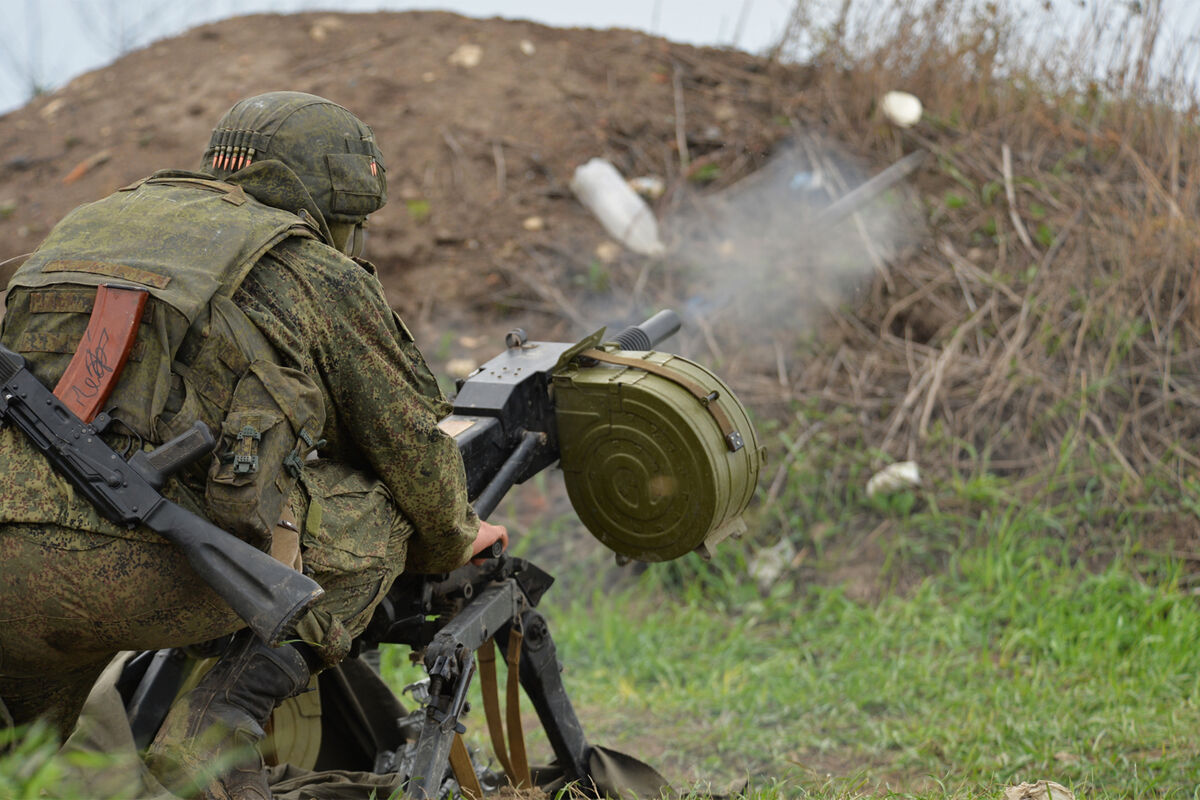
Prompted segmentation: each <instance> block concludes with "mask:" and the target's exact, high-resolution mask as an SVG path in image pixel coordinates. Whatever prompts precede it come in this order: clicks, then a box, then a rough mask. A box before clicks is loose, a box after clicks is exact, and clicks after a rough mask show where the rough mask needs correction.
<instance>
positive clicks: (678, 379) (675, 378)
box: [579, 349, 742, 451]
mask: <svg viewBox="0 0 1200 800" xmlns="http://www.w3.org/2000/svg"><path fill="white" fill-rule="evenodd" d="M579 355H580V356H582V357H583V358H590V359H592V360H594V361H599V362H601V363H604V364H616V365H618V366H622V367H632V368H633V369H640V370H642V371H643V372H649V373H650V374H651V375H657V376H658V377H660V378H663V379H664V380H668V381H670V382H671V383H674V384H676V385H677V386H682V387H683V388H684V389H686V390H687V391H688V393H689V394H691V395H692V396H693V397H695V398H696V399H697V400H699V401H700V405H702V406H704V408H705V409H707V410H708V414H709V416H711V417H712V418H713V422H715V423H717V427H718V428H719V429H720V431H721V437H722V438H723V439H724V440H725V444H726V446H727V447H728V448H729V449H730V450H731V451H737V450H740V449H741V447H742V437H741V435H740V434H739V433H738V432H737V431H736V430H734V427H733V423H732V422H730V421H729V415H728V414H726V413H725V409H723V408H721V406H719V405H718V404H717V399H718V394H717V391H716V390H715V389H705V388H704V387H703V386H701V385H700V384H698V383H696V382H695V381H693V380H691V379H689V378H685V377H684V376H683V375H680V374H679V372H678V371H676V370H673V369H668V368H667V366H666V365H665V364H655V363H654V362H653V361H647V360H646V359H644V358H629V357H627V356H618V355H614V354H613V353H609V352H606V351H604V350H595V349H592V350H584V351H583V352H582V353H580V354H579Z"/></svg>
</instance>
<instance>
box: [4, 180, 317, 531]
mask: <svg viewBox="0 0 1200 800" xmlns="http://www.w3.org/2000/svg"><path fill="white" fill-rule="evenodd" d="M314 235H315V234H314V228H313V227H312V225H311V223H310V222H308V221H306V219H305V218H302V217H301V216H297V215H295V214H292V213H290V212H288V211H285V210H282V209H277V208H272V207H270V206H267V205H264V204H262V203H260V202H258V201H257V200H255V199H254V198H253V197H250V196H249V195H247V194H246V193H245V192H244V191H243V190H242V188H241V187H239V186H234V185H231V184H227V183H222V182H219V181H214V180H211V179H209V178H207V177H206V176H203V175H198V174H194V173H186V172H159V173H155V175H153V176H151V177H150V178H146V179H143V180H141V181H138V182H137V183H134V184H132V185H130V186H127V187H125V188H124V189H121V190H119V191H117V192H116V193H114V194H112V195H110V196H109V197H106V198H104V199H103V200H99V201H97V202H94V203H90V204H87V205H84V206H81V207H80V208H77V209H76V210H74V211H72V212H71V213H70V214H69V215H67V216H66V217H65V218H64V219H63V220H62V221H61V222H60V223H59V224H58V225H57V226H55V228H54V229H53V230H52V231H51V232H50V235H49V236H48V237H47V238H46V240H45V241H44V242H43V243H42V245H41V247H39V248H38V250H37V252H35V253H34V254H33V255H32V256H31V257H30V258H29V259H28V260H27V261H26V262H25V263H24V264H23V265H22V267H21V268H20V269H19V270H18V271H17V273H16V274H15V275H14V276H13V278H12V280H11V281H10V283H9V294H8V297H7V299H6V303H7V312H6V315H5V319H4V327H3V338H4V341H5V342H6V343H7V344H8V346H9V347H11V348H13V349H15V350H16V351H18V352H20V353H22V354H24V355H25V356H26V358H27V359H28V360H29V362H30V367H31V369H32V371H33V372H34V374H36V375H37V376H38V378H40V379H41V380H42V381H43V382H44V383H45V384H46V385H47V386H50V387H53V386H54V385H55V384H56V383H57V381H58V379H59V377H60V376H61V375H62V373H63V371H64V370H65V369H66V366H67V364H68V362H69V361H70V359H71V356H72V354H73V353H74V352H75V349H76V347H77V346H78V344H79V340H80V339H81V337H82V336H83V332H84V329H85V328H86V327H87V324H88V320H89V317H90V314H91V311H92V306H93V304H94V300H95V293H96V287H97V286H99V285H101V284H117V285H124V286H133V287H138V288H142V289H145V290H146V291H147V292H149V295H150V298H149V300H148V302H147V304H146V311H145V313H144V314H143V317H142V322H141V326H140V327H139V329H138V334H137V338H136V339H135V342H134V348H133V351H132V353H131V355H130V358H129V362H128V363H127V364H126V366H125V369H124V372H123V373H122V375H121V377H120V380H119V382H118V383H117V385H116V388H115V389H114V391H113V394H112V396H111V397H110V400H109V407H108V409H106V410H107V411H108V412H109V414H110V415H111V416H112V417H113V418H114V419H115V420H116V421H117V422H116V423H115V424H114V426H113V427H112V428H110V431H112V432H113V433H114V434H118V435H119V434H124V435H126V436H128V437H129V440H130V442H132V443H133V446H138V445H142V446H151V445H155V444H159V443H161V442H163V441H166V440H167V439H169V438H171V437H173V436H175V435H177V434H179V433H182V432H183V431H185V430H187V429H188V428H189V427H190V426H191V425H192V424H193V423H194V421H195V420H197V419H200V420H203V421H204V422H205V423H207V424H208V425H209V427H210V428H211V429H213V430H214V432H219V434H220V435H219V443H218V446H217V448H216V450H215V451H214V456H213V460H212V463H211V464H210V465H208V469H207V473H205V472H204V471H203V470H201V469H200V468H193V471H192V472H191V473H186V474H185V476H183V480H184V483H185V484H186V485H187V486H188V487H189V488H191V489H192V490H193V491H195V492H200V493H202V495H201V496H203V497H204V498H205V506H206V508H207V511H208V514H209V517H210V518H211V519H213V521H214V522H216V523H217V524H219V525H222V526H224V527H226V528H227V529H229V530H231V531H232V532H235V533H238V534H239V535H242V536H244V537H246V538H248V539H251V540H260V539H261V537H265V536H266V535H268V532H269V531H270V530H271V528H273V527H274V525H275V523H276V522H277V521H278V519H279V511H280V507H281V506H282V503H283V499H284V498H285V497H286V495H287V493H288V491H289V490H290V488H291V485H292V484H293V483H294V481H295V478H296V476H298V474H299V469H300V465H301V463H302V459H303V457H304V455H306V453H307V452H308V451H310V450H312V449H313V447H314V446H315V443H316V439H317V438H318V437H319V436H320V433H321V429H322V428H323V427H324V420H325V411H324V406H323V403H322V400H321V394H320V391H319V389H318V388H317V386H316V385H315V384H314V383H313V381H312V380H311V379H310V378H309V377H308V376H306V375H304V374H303V373H301V372H298V371H296V370H293V369H289V368H286V367H283V366H281V365H280V364H279V363H278V357H277V355H276V353H275V351H274V349H273V348H272V347H271V345H270V344H269V343H268V342H267V340H266V339H265V338H264V337H263V335H262V334H261V333H260V332H259V331H258V329H257V328H256V327H255V326H254V325H253V323H251V322H250V320H249V319H248V318H247V317H246V316H245V314H244V313H242V311H241V310H240V309H239V308H238V307H237V306H236V304H234V302H233V301H232V299H231V298H232V295H233V293H234V292H235V290H236V289H237V288H238V286H239V285H240V284H241V282H242V280H243V279H244V278H245V276H246V274H247V273H248V272H249V271H250V269H251V267H253V266H254V264H255V263H256V262H257V261H258V260H259V259H260V258H261V257H262V256H263V254H264V253H266V252H267V251H268V250H269V249H271V248H272V247H274V246H275V245H277V244H279V243H280V242H282V241H283V240H285V239H287V238H289V237H293V236H305V237H312V236H314Z"/></svg>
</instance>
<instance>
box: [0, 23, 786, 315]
mask: <svg viewBox="0 0 1200 800" xmlns="http://www.w3.org/2000/svg"><path fill="white" fill-rule="evenodd" d="M768 72H769V73H770V74H768ZM799 79H800V73H798V72H797V71H795V70H785V69H782V68H778V67H771V66H770V65H768V64H765V63H763V62H761V61H759V60H757V59H754V58H752V57H750V56H748V55H746V54H743V53H739V52H734V51H722V50H698V49H695V48H691V47H687V46H682V45H676V44H672V43H670V42H667V41H665V40H662V39H657V38H653V37H650V36H647V35H645V34H641V33H636V32H632V31H624V30H610V31H594V30H561V29H554V28H549V27H545V26H542V25H537V24H533V23H529V22H511V21H504V20H475V19H468V18H465V17H460V16H456V15H453V14H448V13H439V12H412V13H378V14H332V15H331V14H299V15H293V16H276V15H258V16H248V17H242V18H237V19H230V20H225V21H222V22H219V23H216V24H212V25H207V26H203V27H199V28H196V29H193V30H191V31H189V32H187V33H185V34H183V35H182V36H179V37H177V38H173V39H169V40H165V41H160V42H157V43H155V44H153V45H150V46H149V47H147V48H145V49H143V50H140V51H137V52H134V53H131V54H129V55H128V56H126V57H124V58H122V59H121V60H119V61H117V62H116V63H114V64H112V65H111V66H108V67H106V68H104V69H100V70H97V71H95V72H91V73H88V74H86V75H84V76H82V77H80V78H78V79H76V80H74V81H72V82H71V83H70V84H69V85H67V86H66V87H64V88H63V89H61V90H59V91H57V92H55V93H54V94H52V95H48V96H45V97H41V98H38V99H36V100H34V101H33V102H31V103H30V104H29V105H28V106H26V107H24V108H22V109H20V110H18V111H15V112H13V113H11V114H8V115H7V116H5V117H3V118H0V143H2V144H0V147H2V148H3V152H4V154H5V155H4V160H3V163H2V164H0V208H2V209H3V215H4V218H3V221H2V222H0V228H2V229H3V231H4V234H5V236H4V242H5V253H4V255H5V257H9V256H14V255H17V254H19V253H24V252H28V251H30V250H32V249H33V248H34V247H36V245H37V244H38V242H39V241H40V240H41V238H42V237H43V236H44V235H45V233H46V232H47V231H48V230H49V228H50V227H51V226H52V225H53V224H54V222H55V221H56V220H57V219H59V218H60V217H61V216H62V215H63V214H64V213H66V212H67V211H68V210H70V209H71V208H73V207H74V206H76V205H78V204H79V203H82V202H86V201H88V200H92V199H96V198H98V197H101V196H103V195H105V194H106V193H108V192H110V191H112V190H114V189H116V188H118V187H120V186H123V185H125V184H127V183H129V182H131V181H133V180H135V179H137V178H138V177H140V176H142V175H145V174H147V173H149V172H150V171H153V170H155V169H159V168H163V167H187V168H192V167H194V166H195V165H196V164H197V162H198V158H199V153H200V152H201V150H202V149H203V147H204V145H205V144H206V143H207V137H208V133H209V131H210V130H211V127H212V125H213V123H214V122H215V120H216V119H217V118H218V117H219V115H220V114H221V113H222V112H223V111H224V110H225V109H226V108H228V107H229V106H230V105H231V104H232V103H233V102H235V101H236V100H238V99H239V98H241V97H244V96H248V95H251V94H254V93H257V92H261V91H270V90H275V89H284V88H286V89H294V90H300V91H306V92H312V93H315V94H319V95H322V96H325V97H328V98H330V99H333V100H335V101H336V102H339V103H341V104H343V105H345V106H346V107H348V108H350V109H351V110H353V111H355V112H356V113H357V114H359V115H360V116H361V117H362V118H363V119H364V120H366V121H368V123H369V124H370V125H371V126H372V127H373V128H374V130H375V132H376V135H377V137H378V139H379V141H380V144H381V147H382V149H383V151H384V154H385V157H386V159H387V165H388V181H389V192H390V196H391V202H390V203H389V205H388V206H387V207H386V208H384V209H383V210H382V211H381V212H380V213H378V214H377V215H375V216H373V217H372V218H371V227H370V230H369V244H368V254H369V256H370V257H371V258H372V260H373V261H375V262H376V263H377V264H378V265H379V267H380V271H381V274H382V276H383V279H384V283H385V286H386V287H387V289H388V292H389V296H390V298H391V300H392V302H393V304H394V305H395V306H397V307H398V308H399V309H400V310H401V312H402V313H403V314H405V315H406V316H407V317H409V318H411V319H412V320H413V322H414V323H416V324H417V325H418V326H419V327H426V326H428V325H429V324H430V323H432V322H435V321H436V322H438V323H439V324H437V325H435V326H433V327H435V328H441V329H444V328H445V327H446V324H445V319H446V317H447V316H449V317H451V318H452V319H454V320H455V321H457V319H458V317H459V316H460V314H461V312H462V310H464V309H470V310H472V311H479V310H483V311H485V312H489V313H488V316H489V317H490V316H494V315H495V312H497V311H503V310H505V309H507V308H511V307H513V305H514V304H516V305H522V304H526V305H527V304H529V303H530V302H531V301H532V302H534V303H535V304H537V303H542V304H549V305H550V306H555V305H556V301H555V297H556V296H557V291H558V290H557V289H556V288H555V287H554V286H552V285H548V284H546V283H544V282H543V281H542V280H541V278H540V277H539V275H538V269H537V263H536V259H537V258H540V257H542V256H544V255H546V254H549V257H551V258H553V260H554V261H555V262H556V264H562V263H573V264H575V265H576V266H578V265H580V264H582V265H584V266H585V267H586V265H587V264H588V263H589V262H590V261H592V260H593V255H592V253H593V250H594V249H595V247H596V246H597V244H599V243H600V242H601V241H603V239H604V235H603V232H602V231H601V230H600V228H599V227H598V226H597V224H596V223H595V221H594V220H592V219H591V218H590V216H589V215H588V213H587V212H586V211H585V210H584V209H582V208H581V207H580V206H579V205H578V204H577V203H576V202H575V201H574V199H573V198H572V197H571V195H570V192H569V189H568V188H567V183H568V182H569V180H570V177H571V175H572V172H573V170H574V168H575V167H576V166H577V165H578V164H580V163H582V162H584V161H586V160H587V159H589V158H591V157H593V156H605V157H608V158H609V159H611V160H612V161H614V163H616V165H617V166H618V168H620V169H621V170H623V171H624V172H625V173H626V174H629V175H635V174H653V175H658V176H662V177H663V178H665V179H666V180H667V181H668V182H672V181H678V180H679V178H680V163H681V161H680V157H679V153H678V142H679V135H678V134H679V131H677V128H676V121H675V117H676V114H677V112H678V113H680V114H681V115H682V114H686V141H687V143H686V145H685V147H686V148H687V149H688V154H689V156H690V162H689V164H690V167H691V169H692V170H698V169H699V170H703V169H705V168H706V167H707V169H708V172H707V173H705V176H702V177H709V178H711V177H714V176H716V175H717V174H718V171H720V177H721V179H722V180H725V181H730V180H733V179H735V178H736V177H738V176H739V175H742V174H746V173H747V172H749V171H750V170H752V169H753V167H754V166H755V163H756V162H757V161H759V160H761V158H762V157H764V156H765V155H766V154H767V153H768V152H769V151H770V149H771V147H772V145H773V144H774V142H775V141H776V140H777V139H778V138H779V136H780V135H781V134H782V133H784V132H785V131H786V129H783V128H780V127H779V126H778V125H774V126H773V125H772V124H771V121H770V120H771V113H772V110H773V109H775V108H776V107H777V104H778V99H779V97H781V96H783V95H788V96H790V95H791V94H793V91H792V88H791V86H790V84H793V83H795V82H796V81H798V80H799ZM681 124H682V121H681ZM735 162H736V163H735ZM721 167H729V168H728V169H724V170H720V168H721ZM531 253H533V254H534V255H531ZM536 254H542V255H541V256H539V255H536ZM8 269H9V270H10V271H11V269H12V267H11V266H10V267H9V268H8ZM556 275H557V273H556ZM3 277H5V278H7V273H5V274H4V276H3ZM531 284H536V285H537V287H536V290H531V288H530V285H531ZM551 310H553V311H555V312H558V311H560V310H561V309H558V308H552V309H551ZM473 327H474V326H473ZM542 338H545V337H544V336H543V337H542Z"/></svg>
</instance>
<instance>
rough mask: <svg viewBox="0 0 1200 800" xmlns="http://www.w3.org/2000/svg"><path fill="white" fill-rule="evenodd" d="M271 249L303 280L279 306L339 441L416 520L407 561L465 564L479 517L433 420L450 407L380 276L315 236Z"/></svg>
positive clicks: (415, 565)
mask: <svg viewBox="0 0 1200 800" xmlns="http://www.w3.org/2000/svg"><path fill="white" fill-rule="evenodd" d="M273 255H274V257H275V259H276V260H277V261H278V262H279V265H278V266H280V267H282V268H284V269H285V270H287V271H290V272H292V273H294V275H295V276H296V278H297V279H296V280H294V281H291V282H290V283H289V289H288V291H290V292H292V293H293V296H291V297H287V298H277V299H276V302H277V303H278V305H279V307H280V308H279V309H278V311H279V313H280V314H283V315H291V316H292V317H293V319H292V320H291V323H292V324H294V325H296V326H298V327H299V328H300V329H301V330H304V331H305V333H306V335H305V336H304V337H303V338H304V339H307V340H308V341H307V342H306V344H307V349H308V351H309V352H308V354H309V356H310V357H311V360H312V364H313V368H315V370H316V371H317V373H318V375H317V376H315V377H317V378H318V380H319V381H320V382H321V383H323V384H324V386H325V387H326V388H327V391H328V392H329V396H330V399H331V401H332V404H333V406H334V409H333V410H332V411H333V413H331V414H330V418H331V419H336V421H337V422H336V425H337V428H338V430H337V431H336V436H341V435H343V433H344V435H345V436H346V437H348V438H349V439H350V441H349V442H337V441H334V442H333V444H334V445H337V446H339V448H340V449H341V450H343V451H347V453H346V454H347V455H348V456H350V455H354V454H357V455H358V456H359V457H363V458H365V459H366V460H367V462H368V465H369V467H370V468H371V469H372V470H373V471H374V472H375V473H376V474H378V475H379V477H380V478H381V479H382V480H383V482H384V483H385V484H386V485H387V487H388V488H389V489H390V490H391V492H392V495H393V497H394V498H395V501H396V504H397V505H398V506H399V507H400V509H401V510H402V511H403V512H404V514H405V516H406V517H407V518H408V519H409V520H410V521H411V522H412V523H413V526H414V528H415V533H414V535H413V538H412V539H411V540H410V541H409V544H408V560H407V565H406V568H407V569H409V570H412V571H417V572H441V571H445V570H449V569H453V568H456V567H458V566H461V565H462V564H463V563H464V562H465V561H466V560H467V558H468V557H469V555H470V554H471V552H472V545H473V543H474V541H475V539H476V536H477V534H478V530H479V519H478V517H477V516H476V515H475V512H474V511H473V510H472V509H471V507H470V504H469V503H468V500H467V491H466V475H465V471H464V469H463V464H462V457H461V456H460V455H459V452H458V447H457V445H456V444H455V442H454V439H453V438H451V437H449V436H447V435H446V434H445V433H444V432H443V431H442V430H441V429H440V428H438V426H437V423H438V420H440V419H441V418H442V417H443V416H445V415H446V413H448V411H449V409H450V406H449V404H448V403H447V402H446V400H445V398H444V397H443V396H442V394H441V392H440V391H439V390H438V388H437V384H436V381H435V380H434V379H433V375H432V374H431V373H430V371H429V369H428V367H427V366H426V364H425V360H424V358H423V357H422V356H421V354H420V351H419V350H418V349H417V347H416V344H415V343H414V342H413V341H412V337H411V336H410V335H409V334H408V331H407V329H405V328H404V326H403V324H402V323H398V320H397V319H396V318H395V317H394V315H393V313H392V311H391V309H390V308H389V307H388V305H387V302H386V300H385V299H384V296H383V292H382V288H381V287H380V285H379V282H378V281H377V280H376V279H375V278H374V276H372V275H370V274H369V273H368V272H366V270H364V269H363V268H362V267H360V266H358V265H357V264H355V263H354V262H352V261H349V260H348V259H345V258H343V257H341V256H340V255H338V254H337V253H335V252H334V251H332V250H330V249H329V248H325V247H323V246H321V245H318V244H316V243H312V242H299V243H298V246H296V247H284V248H277V249H276V251H275V252H274V253H273ZM290 284H295V285H294V287H291V286H290ZM272 288H273V289H274V290H276V291H278V287H272ZM284 307H286V311H285V310H284ZM328 427H329V426H327V429H328ZM330 433H331V434H333V433H335V432H333V431H330ZM336 436H331V437H330V438H331V439H335V438H336ZM350 451H356V453H351V452H350ZM334 456H335V457H337V453H336V452H335V453H334Z"/></svg>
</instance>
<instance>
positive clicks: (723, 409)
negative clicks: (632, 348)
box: [554, 350, 765, 561]
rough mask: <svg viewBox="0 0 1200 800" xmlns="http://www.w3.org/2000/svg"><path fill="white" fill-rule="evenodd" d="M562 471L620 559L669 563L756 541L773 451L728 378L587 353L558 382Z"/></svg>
mask: <svg viewBox="0 0 1200 800" xmlns="http://www.w3.org/2000/svg"><path fill="white" fill-rule="evenodd" d="M554 398H555V399H554V403H555V407H556V409H557V416H558V439H559V451H560V455H561V462H560V464H561V467H562V471H563V475H564V476H565V479H566V485H567V493H568V494H569V495H570V498H571V505H572V506H574V508H575V511H576V513H577V514H578V515H579V519H580V520H581V521H582V522H583V524H584V525H585V526H586V527H587V529H588V530H589V531H591V533H592V535H593V536H595V537H596V538H597V539H599V540H600V541H601V542H602V543H604V545H605V546H607V547H608V548H609V549H610V550H613V551H614V552H616V553H617V554H619V555H621V556H625V557H627V558H631V559H636V560H638V561H669V560H671V559H674V558H678V557H680V556H682V555H684V554H686V553H688V552H690V551H692V550H698V551H699V552H700V553H701V554H702V555H705V556H707V555H708V554H709V552H710V551H711V549H712V547H714V546H715V545H716V543H717V542H719V541H721V540H722V539H724V538H726V537H727V536H730V535H736V534H740V533H741V532H742V531H744V530H745V523H744V522H743V521H742V517H741V514H742V511H743V510H745V508H746V505H747V504H748V503H749V502H750V498H751V497H752V496H753V494H754V488H755V485H756V484H757V483H758V475H759V471H760V470H761V469H762V466H763V462H764V458H765V451H764V450H763V449H761V448H760V447H759V444H758V438H757V436H756V435H755V432H754V427H753V426H752V425H751V424H750V419H749V417H747V415H746V410H745V408H744V407H743V406H742V404H741V403H740V402H739V401H738V399H737V397H735V396H734V394H733V392H731V391H730V390H729V387H728V386H726V385H725V384H724V383H723V382H722V381H721V380H720V379H719V378H717V377H716V376H715V375H713V374H712V372H710V371H709V370H708V369H706V368H705V367H703V366H701V365H699V364H697V363H695V362H693V361H689V360H688V359H686V358H682V357H680V356H675V355H671V354H669V353H659V352H653V351H651V352H625V351H620V350H615V351H611V350H588V351H585V352H584V353H582V354H580V357H578V358H576V359H575V360H574V361H573V362H572V363H571V364H570V365H569V366H567V367H566V368H565V369H562V370H560V371H559V372H557V373H556V374H555V376H554Z"/></svg>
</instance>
